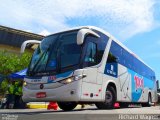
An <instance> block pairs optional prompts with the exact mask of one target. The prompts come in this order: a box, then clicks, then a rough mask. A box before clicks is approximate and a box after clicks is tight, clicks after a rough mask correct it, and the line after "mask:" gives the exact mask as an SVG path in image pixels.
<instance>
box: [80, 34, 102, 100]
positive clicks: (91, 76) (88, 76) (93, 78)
mask: <svg viewBox="0 0 160 120" xmlns="http://www.w3.org/2000/svg"><path fill="white" fill-rule="evenodd" d="M97 39H98V38H96V37H93V36H90V35H88V36H87V37H86V39H85V44H84V54H83V55H84V56H83V68H84V71H83V75H84V76H85V77H83V80H82V94H81V99H82V100H91V99H93V100H96V99H100V98H101V94H99V89H101V84H97V74H98V73H97V70H98V68H97V66H96V65H97V43H96V41H97ZM100 79H102V78H101V77H100Z"/></svg>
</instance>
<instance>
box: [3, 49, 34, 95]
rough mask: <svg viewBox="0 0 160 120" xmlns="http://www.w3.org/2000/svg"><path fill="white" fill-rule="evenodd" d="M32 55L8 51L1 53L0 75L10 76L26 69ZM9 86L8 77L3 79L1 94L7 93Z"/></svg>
mask: <svg viewBox="0 0 160 120" xmlns="http://www.w3.org/2000/svg"><path fill="white" fill-rule="evenodd" d="M31 55H32V54H31V53H29V52H25V53H23V54H22V55H19V54H15V53H10V52H7V51H0V74H1V75H2V76H8V75H10V74H11V73H14V72H18V71H20V70H23V69H25V68H26V67H27V66H28V64H29V61H30V59H31ZM7 84H8V81H7V79H6V77H3V81H1V82H0V94H4V93H5V91H6V87H7ZM0 96H1V95H0Z"/></svg>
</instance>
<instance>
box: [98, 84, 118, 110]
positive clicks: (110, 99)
mask: <svg viewBox="0 0 160 120" xmlns="http://www.w3.org/2000/svg"><path fill="white" fill-rule="evenodd" d="M115 102H116V91H115V89H114V88H113V87H112V86H109V87H108V88H107V90H106V96H105V101H104V102H100V103H95V105H96V107H97V108H98V109H113V108H114V104H115Z"/></svg>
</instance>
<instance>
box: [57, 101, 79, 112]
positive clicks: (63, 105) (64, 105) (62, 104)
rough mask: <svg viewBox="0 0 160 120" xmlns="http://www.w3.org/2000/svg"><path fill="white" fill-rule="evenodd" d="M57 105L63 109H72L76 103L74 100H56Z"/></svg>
mask: <svg viewBox="0 0 160 120" xmlns="http://www.w3.org/2000/svg"><path fill="white" fill-rule="evenodd" d="M58 106H59V108H60V109H62V110H64V111H70V110H73V109H74V108H75V107H76V106H77V103H75V102H58Z"/></svg>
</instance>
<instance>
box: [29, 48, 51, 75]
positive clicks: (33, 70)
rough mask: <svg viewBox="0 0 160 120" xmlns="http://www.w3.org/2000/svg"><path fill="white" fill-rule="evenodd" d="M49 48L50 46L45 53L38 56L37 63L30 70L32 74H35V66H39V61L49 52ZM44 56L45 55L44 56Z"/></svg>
mask: <svg viewBox="0 0 160 120" xmlns="http://www.w3.org/2000/svg"><path fill="white" fill-rule="evenodd" d="M49 48H50V46H49V47H48V48H47V50H46V51H44V52H43V53H42V55H41V56H40V58H39V59H38V61H37V62H36V64H35V65H34V67H33V69H32V72H35V70H36V68H37V66H38V65H39V63H40V61H41V60H42V58H43V57H45V56H46V55H47V54H46V53H47V52H48V51H49ZM44 55H45V56H44Z"/></svg>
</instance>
